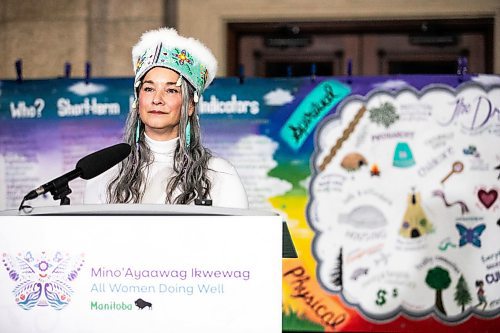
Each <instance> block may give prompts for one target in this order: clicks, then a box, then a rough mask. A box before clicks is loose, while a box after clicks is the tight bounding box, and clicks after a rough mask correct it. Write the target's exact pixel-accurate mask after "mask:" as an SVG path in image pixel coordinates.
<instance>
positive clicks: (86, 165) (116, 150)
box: [24, 143, 131, 200]
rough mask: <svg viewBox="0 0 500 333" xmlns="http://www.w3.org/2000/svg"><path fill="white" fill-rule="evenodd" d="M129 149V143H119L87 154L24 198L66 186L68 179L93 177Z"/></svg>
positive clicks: (127, 153) (126, 154)
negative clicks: (74, 165)
mask: <svg viewBox="0 0 500 333" xmlns="http://www.w3.org/2000/svg"><path fill="white" fill-rule="evenodd" d="M130 151H131V148H130V145H129V144H126V143H119V144H117V145H114V146H111V147H107V148H104V149H101V150H99V151H96V152H94V153H92V154H90V155H87V156H85V157H83V158H82V159H80V160H79V161H78V162H77V163H76V167H75V169H74V170H73V171H70V172H68V173H66V174H64V175H62V176H60V177H58V178H56V179H53V180H51V181H50V182H48V183H46V184H43V185H42V186H40V187H39V188H37V189H34V190H32V191H31V192H29V193H28V194H26V196H25V197H24V200H32V199H35V198H36V197H38V196H39V195H41V194H44V193H47V192H52V191H54V190H57V189H59V188H60V187H61V186H67V184H68V182H69V181H71V180H73V179H75V178H78V177H81V178H83V179H91V178H94V177H96V176H98V175H100V174H101V173H103V172H104V171H106V170H108V169H111V168H112V167H113V166H115V165H116V164H118V163H120V162H121V161H122V160H124V159H125V158H126V157H127V156H128V155H129V154H130Z"/></svg>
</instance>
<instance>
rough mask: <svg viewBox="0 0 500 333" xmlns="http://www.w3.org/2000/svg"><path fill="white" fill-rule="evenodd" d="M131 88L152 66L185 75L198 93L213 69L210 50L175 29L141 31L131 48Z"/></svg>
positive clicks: (203, 87) (209, 79)
mask: <svg viewBox="0 0 500 333" xmlns="http://www.w3.org/2000/svg"><path fill="white" fill-rule="evenodd" d="M132 63H133V66H134V72H135V81H134V87H137V84H138V82H139V81H140V80H141V79H142V77H143V76H144V75H145V74H146V73H147V71H149V70H150V69H151V68H153V67H166V68H170V69H172V70H174V71H176V72H178V73H179V74H180V75H182V77H183V78H185V79H186V80H187V81H189V83H191V84H192V85H193V87H194V88H195V89H196V93H197V94H198V95H201V94H202V93H203V91H204V90H205V89H206V88H207V87H208V86H209V85H210V83H211V82H212V80H213V79H214V77H215V74H216V72H217V60H216V59H215V57H214V55H213V54H212V52H211V51H210V50H209V49H208V48H207V47H206V46H205V45H203V43H201V42H200V41H199V40H197V39H194V38H186V37H183V36H180V35H179V34H178V33H177V31H176V30H175V29H172V28H161V29H158V30H151V31H148V32H146V33H144V34H143V35H142V36H141V38H140V40H139V42H138V43H137V44H136V45H135V46H134V48H133V49H132Z"/></svg>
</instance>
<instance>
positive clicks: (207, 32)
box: [0, 0, 500, 79]
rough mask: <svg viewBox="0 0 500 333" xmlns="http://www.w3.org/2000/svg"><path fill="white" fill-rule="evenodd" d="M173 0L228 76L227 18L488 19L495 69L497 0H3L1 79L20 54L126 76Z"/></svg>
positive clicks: (34, 72)
mask: <svg viewBox="0 0 500 333" xmlns="http://www.w3.org/2000/svg"><path fill="white" fill-rule="evenodd" d="M172 3H174V4H176V6H174V7H176V9H177V10H176V15H175V16H176V21H177V27H178V29H179V31H180V32H181V33H182V34H186V35H190V36H193V37H196V38H199V39H201V40H202V41H203V42H204V43H205V44H206V45H207V46H209V47H210V48H211V49H212V50H213V51H214V53H215V55H216V56H217V58H218V59H219V63H220V65H219V72H218V76H224V75H225V74H226V23H228V22H241V21H244V22H258V21H325V20H367V19H372V20H380V19H383V20H387V19H389V20H390V19H394V20H399V19H431V18H471V17H479V18H483V17H493V18H494V19H495V37H494V39H495V45H494V52H495V53H494V72H495V73H496V74H500V2H499V1H498V0H474V1H471V0H416V1H411V2H409V1H407V0H281V1H277V0H274V1H269V0H142V1H141V0H44V1H41V0H1V1H0V78H3V79H9V78H15V76H16V74H15V69H14V63H15V61H16V59H18V58H22V59H23V68H24V71H23V72H24V77H25V78H47V77H58V76H61V75H63V72H64V63H65V62H66V61H69V62H71V64H72V76H73V77H75V76H76V77H81V76H83V75H84V68H85V62H86V61H90V62H91V63H92V75H93V76H99V77H102V76H107V77H110V76H111V77H117V76H130V75H132V65H131V60H130V51H131V47H132V45H133V44H134V43H135V42H136V41H137V39H138V38H139V36H140V34H141V33H142V32H143V31H146V30H149V29H153V28H156V27H160V26H163V25H165V24H166V23H167V21H168V19H167V18H168V17H171V16H172V13H169V12H168V10H167V9H170V8H172V7H171V5H172Z"/></svg>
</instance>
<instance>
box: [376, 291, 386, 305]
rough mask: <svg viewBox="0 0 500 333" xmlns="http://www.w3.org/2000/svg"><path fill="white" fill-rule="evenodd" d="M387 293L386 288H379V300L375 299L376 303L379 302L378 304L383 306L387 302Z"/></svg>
mask: <svg viewBox="0 0 500 333" xmlns="http://www.w3.org/2000/svg"><path fill="white" fill-rule="evenodd" d="M386 294H387V291H385V290H384V289H379V291H378V292H377V300H376V301H375V304H377V305H378V306H382V305H384V304H385V302H386V301H385V295H386Z"/></svg>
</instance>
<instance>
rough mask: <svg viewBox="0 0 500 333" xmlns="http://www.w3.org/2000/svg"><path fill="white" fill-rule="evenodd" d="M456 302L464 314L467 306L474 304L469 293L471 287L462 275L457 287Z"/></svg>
mask: <svg viewBox="0 0 500 333" xmlns="http://www.w3.org/2000/svg"><path fill="white" fill-rule="evenodd" d="M454 299H455V302H456V303H457V304H458V305H460V306H461V307H462V312H464V311H465V306H466V305H467V304H470V303H471V302H472V296H471V294H470V291H469V286H468V285H467V282H466V281H465V279H464V276H463V275H460V279H458V282H457V285H456V287H455V298H454Z"/></svg>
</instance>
